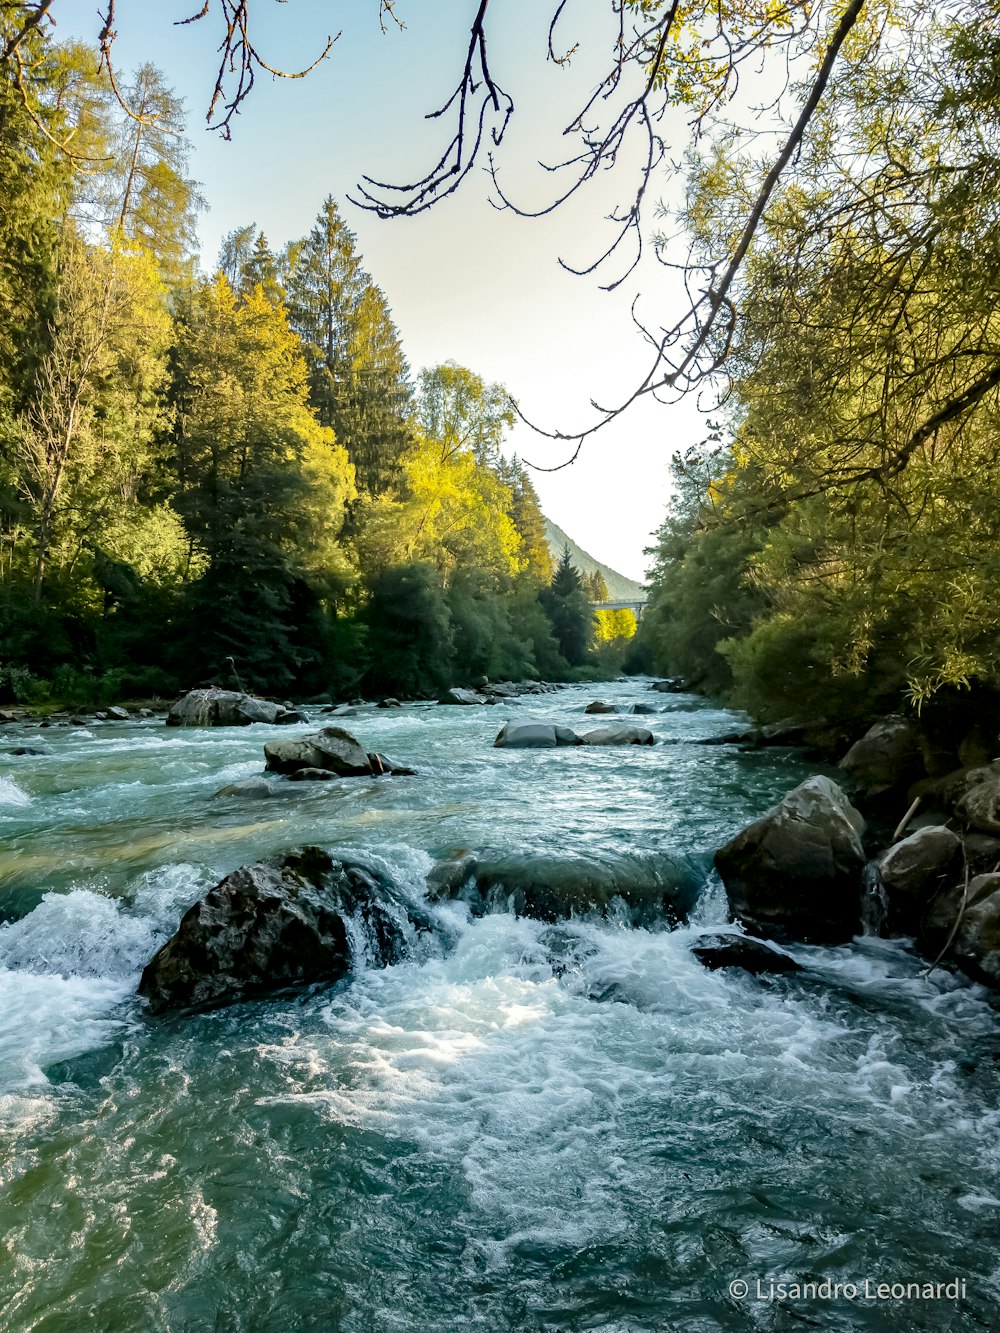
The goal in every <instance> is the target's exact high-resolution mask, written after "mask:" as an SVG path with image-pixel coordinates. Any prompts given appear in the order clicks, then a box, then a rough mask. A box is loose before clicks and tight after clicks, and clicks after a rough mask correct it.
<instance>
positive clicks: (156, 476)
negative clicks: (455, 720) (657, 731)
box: [0, 15, 635, 702]
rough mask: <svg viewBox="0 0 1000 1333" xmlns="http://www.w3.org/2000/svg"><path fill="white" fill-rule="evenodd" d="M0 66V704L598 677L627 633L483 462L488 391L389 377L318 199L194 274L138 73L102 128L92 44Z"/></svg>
mask: <svg viewBox="0 0 1000 1333" xmlns="http://www.w3.org/2000/svg"><path fill="white" fill-rule="evenodd" d="M16 21H17V19H16V16H15V15H11V16H9V17H8V16H0V37H3V38H5V39H6V38H7V37H9V36H10V34H11V33H12V32H13V30H14V28H13V25H14V24H15V22H16ZM19 51H20V56H21V60H22V63H21V65H18V66H16V67H14V66H12V65H11V62H7V63H6V64H5V65H4V66H3V73H4V77H3V78H2V79H0V252H2V255H3V262H2V265H0V697H2V698H5V699H7V700H8V701H10V700H16V701H18V702H44V701H45V700H46V699H50V698H51V699H62V700H69V701H79V702H101V701H109V700H112V699H114V698H115V697H120V696H123V695H126V696H127V695H132V696H136V695H151V694H165V695H166V694H171V693H173V692H174V691H175V690H176V689H177V688H178V687H187V686H190V685H192V684H195V683H198V682H203V681H216V682H219V683H225V684H232V683H233V675H234V672H235V675H236V679H238V680H239V681H240V682H241V683H242V684H243V685H245V686H247V687H248V688H257V689H262V690H268V691H272V692H279V693H288V692H295V693H297V694H298V695H299V696H300V697H301V696H302V695H310V694H314V693H318V692H333V693H334V694H340V695H343V694H347V693H352V692H357V691H358V690H360V689H365V690H366V691H370V692H378V691H389V692H392V693H397V694H404V695H405V694H419V693H422V692H434V691H436V690H439V689H441V688H443V687H446V686H448V685H450V684H452V683H454V682H456V681H457V682H460V683H461V682H466V681H469V680H471V679H473V678H475V677H478V676H481V675H486V676H489V677H491V678H494V679H502V678H508V679H509V678H514V679H524V678H533V677H534V678H537V677H539V676H543V677H547V678H549V679H562V680H565V679H572V678H579V677H580V676H581V674H582V675H583V676H586V675H588V674H589V675H594V676H601V675H606V674H607V673H608V671H609V670H610V671H613V670H615V669H617V667H618V665H620V662H621V659H622V656H623V654H624V649H625V644H626V640H627V638H628V636H629V633H630V632H634V628H635V622H634V618H632V620H631V623H625V621H627V620H628V614H630V613H628V614H627V615H626V616H625V617H623V616H622V615H621V613H613V612H606V613H602V614H599V615H598V617H596V618H595V617H594V615H593V613H592V610H591V601H592V600H599V595H598V596H595V595H594V592H595V588H594V586H592V582H591V581H587V580H584V579H582V578H581V577H580V576H579V574H578V572H577V571H576V570H575V569H574V567H573V566H572V565H571V563H570V561H569V560H568V559H566V560H563V561H562V562H561V564H560V565H559V567H558V568H556V567H555V565H554V562H553V559H552V555H551V553H550V550H549V547H548V545H547V543H546V539H545V520H544V518H543V515H542V513H541V511H540V508H539V503H538V498H537V495H536V493H535V489H534V487H533V485H532V483H531V479H530V477H529V476H528V475H527V474H526V472H525V470H524V468H523V467H522V465H521V464H520V463H519V462H518V460H517V459H516V458H510V457H505V456H504V455H503V453H502V452H501V445H502V443H503V439H504V434H505V432H506V431H507V430H508V428H509V427H510V426H511V425H512V423H513V420H514V414H513V409H512V407H511V404H510V401H509V399H508V396H507V394H506V391H505V389H504V388H503V387H502V386H501V385H498V384H489V383H486V382H484V380H483V379H482V378H481V377H480V376H479V375H477V374H476V373H475V372H474V371H472V370H469V369H467V368H465V367H464V366H461V365H458V364H457V363H455V362H448V363H446V364H443V365H438V366H433V367H429V368H426V369H424V370H422V371H420V373H419V374H418V375H416V376H414V375H412V374H411V369H410V367H409V365H408V363H407V359H406V355H405V352H404V349H403V347H402V344H401V341H400V337H399V334H398V331H397V329H396V327H395V325H394V323H393V320H392V315H391V311H390V307H389V303H388V299H387V297H386V295H385V293H383V292H382V290H381V289H380V288H379V287H378V285H377V284H376V283H375V281H374V280H373V279H372V277H371V276H370V275H369V274H368V273H367V272H366V271H365V269H364V266H363V259H362V256H361V255H360V253H359V252H358V248H357V244H356V239H355V237H354V235H353V234H352V232H351V230H350V229H349V228H348V227H347V225H346V224H345V222H344V220H343V218H342V216H341V214H340V212H339V210H338V207H337V204H336V203H335V201H334V200H333V199H332V198H327V199H326V200H325V201H324V202H323V203H322V206H321V208H320V209H319V213H318V215H317V216H316V218H315V219H314V220H313V221H312V223H311V224H310V223H308V221H307V220H303V221H304V225H303V234H302V235H301V237H299V238H298V239H295V240H293V241H292V242H290V243H289V244H287V245H286V246H284V247H282V248H280V249H272V248H271V246H270V245H269V244H268V241H267V239H266V237H265V236H264V235H263V233H262V232H260V231H259V230H258V229H257V228H256V227H255V226H254V225H247V226H246V227H242V228H238V229H237V230H235V231H233V232H232V233H231V234H230V235H229V236H227V237H226V239H225V241H224V243H223V246H222V251H221V253H220V255H219V257H218V264H217V267H216V269H215V271H214V272H212V273H210V274H208V275H206V274H204V273H202V272H200V271H199V265H198V262H197V259H196V257H195V255H194V244H195V235H196V219H197V213H198V211H199V208H200V207H201V205H202V201H201V199H200V196H199V187H198V185H197V184H196V183H195V182H194V181H193V180H191V179H190V178H189V175H188V145H187V141H186V139H185V137H184V128H185V127H184V114H183V108H182V106H181V104H180V102H179V101H178V100H177V98H176V97H175V96H174V94H173V92H172V91H171V89H170V87H169V86H168V84H167V82H166V80H165V78H164V76H163V75H162V74H161V73H160V71H159V70H157V69H156V68H155V67H154V66H152V65H144V66H143V67H142V68H140V69H139V70H137V71H136V72H135V74H134V75H133V76H132V77H131V79H130V81H129V83H128V85H127V86H126V87H124V88H123V89H122V90H121V91H122V92H123V94H124V96H123V99H122V100H123V101H124V102H125V103H126V104H127V105H128V107H129V108H130V109H131V111H132V112H133V114H132V115H129V114H127V113H126V111H125V109H124V107H123V106H122V104H121V102H120V101H119V100H118V98H116V97H115V96H114V94H113V92H112V90H111V88H110V87H109V85H108V82H107V79H106V77H105V76H104V75H103V74H102V72H101V71H100V68H99V55H98V53H97V52H96V51H95V50H94V49H92V48H90V47H88V46H86V45H83V44H80V43H68V44H63V45H58V44H55V43H53V42H52V41H51V40H50V38H49V37H48V36H46V35H45V34H43V33H42V32H41V30H40V29H36V30H34V31H32V32H30V33H29V34H28V36H27V37H26V38H25V39H24V41H22V43H21V45H20V47H19ZM24 69H28V70H30V79H31V81H32V82H31V88H30V97H28V96H26V95H25V90H24V88H23V86H19V80H20V79H22V78H23V71H24ZM597 592H598V594H599V593H600V589H597ZM230 659H231V660H230Z"/></svg>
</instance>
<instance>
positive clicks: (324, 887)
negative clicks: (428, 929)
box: [139, 847, 407, 1013]
mask: <svg viewBox="0 0 1000 1333" xmlns="http://www.w3.org/2000/svg"><path fill="white" fill-rule="evenodd" d="M406 919H407V918H406V913H405V912H403V911H401V909H400V908H399V905H398V904H396V903H394V902H393V899H392V895H391V893H390V892H387V889H386V886H385V885H383V884H380V883H379V882H378V881H377V880H376V878H375V876H374V875H373V874H372V873H371V871H369V870H368V869H367V868H366V867H364V866H362V865H358V864H351V863H349V862H344V861H335V860H334V859H333V857H331V856H330V855H329V853H327V852H325V851H323V850H322V849H321V848H319V847H304V848H302V850H301V851H296V852H291V853H289V854H288V855H287V856H284V857H280V858H274V859H272V860H267V861H261V862H259V863H258V864H257V865H252V866H244V867H242V868H241V869H239V870H236V871H234V872H233V873H232V874H231V875H227V876H226V878H225V879H223V880H222V881H221V882H220V883H219V884H217V885H216V886H215V887H214V888H213V889H210V890H209V892H208V893H207V894H205V896H204V897H203V898H201V899H200V900H199V901H198V902H197V903H195V905H194V906H193V907H191V908H190V909H189V910H188V911H187V912H186V913H185V914H184V916H183V918H182V919H181V923H180V925H179V926H178V927H177V931H176V933H175V934H174V935H173V936H172V937H171V938H170V939H169V940H168V941H167V943H166V944H165V945H164V946H163V948H162V949H160V951H159V952H158V953H156V954H155V955H154V956H153V958H152V959H151V960H150V961H149V963H147V964H146V967H145V969H144V970H143V973H142V979H141V981H140V982H139V994H140V995H144V996H146V997H147V999H148V1000H149V1002H150V1008H151V1009H152V1010H153V1012H154V1013H158V1012H161V1011H162V1010H164V1009H174V1008H207V1007H210V1006H213V1005H219V1004H229V1003H231V1002H232V1001H234V1000H242V999H248V998H251V997H254V996H260V995H265V994H268V993H269V992H274V991H279V990H285V989H288V988H290V987H294V986H304V985H310V984H312V983H313V982H318V981H336V980H338V978H340V977H342V976H344V975H345V974H346V973H347V972H348V971H349V970H350V969H351V966H352V942H351V941H352V937H354V938H357V937H358V936H359V934H360V936H361V937H362V938H363V939H364V942H365V950H366V953H367V955H368V961H371V962H374V963H376V964H378V965H381V966H386V965H387V964H389V963H391V962H394V961H395V960H396V959H398V958H400V957H402V956H403V955H404V953H405V951H406V947H407V932H406Z"/></svg>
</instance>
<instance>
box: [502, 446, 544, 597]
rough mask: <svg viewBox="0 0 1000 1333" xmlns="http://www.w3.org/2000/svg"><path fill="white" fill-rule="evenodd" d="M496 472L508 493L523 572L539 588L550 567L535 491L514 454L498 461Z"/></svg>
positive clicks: (540, 508) (542, 521) (540, 511)
mask: <svg viewBox="0 0 1000 1333" xmlns="http://www.w3.org/2000/svg"><path fill="white" fill-rule="evenodd" d="M498 474H499V476H500V479H501V480H502V481H503V483H504V485H505V486H507V488H508V489H509V490H510V493H511V508H510V516H511V520H512V521H513V524H514V527H515V528H516V529H517V531H518V534H519V535H520V538H521V541H522V543H523V548H524V558H525V562H526V564H525V570H524V573H525V575H526V576H527V577H528V578H529V579H531V580H532V581H533V582H534V583H535V584H537V586H539V587H542V586H544V585H545V584H548V583H551V582H552V575H553V573H554V567H553V564H552V552H551V551H550V549H549V540H548V537H547V535H546V528H545V515H544V514H543V513H542V507H541V504H540V503H539V500H538V492H537V491H536V490H535V486H534V483H533V482H532V480H531V477H530V476H529V475H528V473H527V472H525V470H524V467H523V465H522V464H521V461H520V459H519V458H518V457H517V455H515V456H514V457H513V458H512V459H511V460H510V462H504V461H501V463H500V465H499V467H498Z"/></svg>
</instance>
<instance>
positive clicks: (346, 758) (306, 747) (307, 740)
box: [264, 727, 373, 778]
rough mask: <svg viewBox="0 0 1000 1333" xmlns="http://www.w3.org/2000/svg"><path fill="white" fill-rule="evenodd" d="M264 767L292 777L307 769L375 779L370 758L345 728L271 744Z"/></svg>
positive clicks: (265, 752)
mask: <svg viewBox="0 0 1000 1333" xmlns="http://www.w3.org/2000/svg"><path fill="white" fill-rule="evenodd" d="M264 761H265V762H264V767H265V769H266V770H267V771H268V772H270V773H285V774H289V775H290V774H292V773H296V772H298V771H299V770H300V769H305V768H319V769H326V770H327V771H328V772H330V773H333V774H335V775H336V776H337V777H341V778H356V777H366V776H367V777H371V776H372V773H373V769H372V764H371V760H370V759H369V757H368V754H367V753H366V751H365V750H363V749H362V747H361V746H360V745H359V744H358V742H357V741H356V740H355V739H354V737H353V736H352V735H351V733H350V732H349V731H345V730H344V729H343V727H323V728H322V729H321V730H320V731H317V732H313V733H312V734H311V735H309V736H298V737H296V738H295V739H289V740H276V741H268V742H267V744H266V745H265V746H264Z"/></svg>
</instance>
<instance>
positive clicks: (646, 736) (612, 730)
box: [580, 726, 656, 745]
mask: <svg viewBox="0 0 1000 1333" xmlns="http://www.w3.org/2000/svg"><path fill="white" fill-rule="evenodd" d="M580 744H581V745H655V744H656V737H655V736H654V735H653V733H652V732H651V731H647V729H646V728H645V727H629V726H620V727H595V729H594V730H593V731H585V732H584V733H583V735H582V736H581V737H580Z"/></svg>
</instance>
